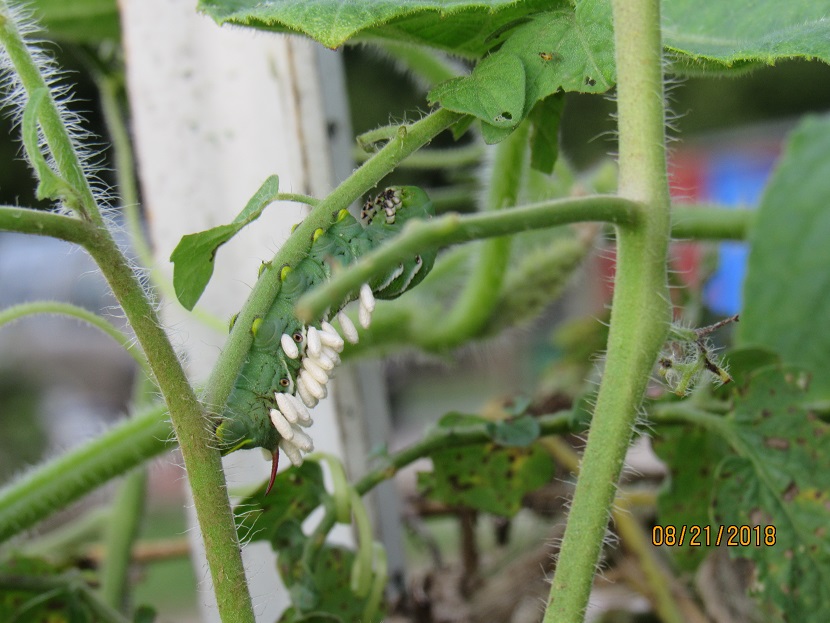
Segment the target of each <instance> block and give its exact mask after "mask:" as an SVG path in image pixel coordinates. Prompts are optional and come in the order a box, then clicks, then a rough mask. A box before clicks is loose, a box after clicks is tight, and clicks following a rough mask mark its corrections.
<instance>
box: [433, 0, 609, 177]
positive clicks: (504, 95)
mask: <svg viewBox="0 0 830 623" xmlns="http://www.w3.org/2000/svg"><path fill="white" fill-rule="evenodd" d="M613 38H614V31H613V27H612V23H611V9H610V4H609V3H608V1H607V0H584V1H583V2H580V3H578V4H577V5H576V7H575V8H572V7H566V8H562V9H559V10H554V11H548V12H545V13H539V14H537V15H534V16H533V17H532V18H530V19H529V20H528V21H527V22H526V23H523V24H521V25H518V26H516V27H515V28H514V29H513V30H512V31H510V32H509V34H508V35H507V38H506V41H505V42H504V44H503V45H502V46H501V47H500V48H499V49H498V50H497V51H496V52H493V53H492V54H491V55H490V56H488V57H487V58H485V59H484V60H483V61H481V62H480V63H479V64H478V66H476V68H475V70H473V72H472V74H470V75H469V76H465V77H463V78H454V79H452V80H449V81H448V82H445V83H442V84H440V85H438V86H437V87H435V88H434V89H433V90H432V91H431V92H430V93H429V98H428V99H429V101H430V102H431V103H438V104H441V106H443V107H444V108H448V109H449V110H453V111H455V112H460V113H466V114H471V115H474V116H476V117H477V118H479V119H480V120H481V121H482V131H483V134H484V137H485V140H487V142H490V143H493V142H498V141H499V140H501V139H503V138H504V137H505V136H507V134H509V130H510V129H512V128H514V127H515V126H516V125H518V123H519V122H520V121H521V120H522V119H524V118H525V117H526V116H527V115H528V114H529V113H530V111H531V109H532V108H533V107H534V106H535V105H536V103H537V102H540V101H542V100H544V99H545V98H547V97H549V96H551V95H553V94H554V93H557V92H561V91H579V92H584V93H604V92H605V91H607V90H608V89H610V88H611V87H612V86H613V84H614V81H615V70H614V54H613V50H614V46H613ZM520 88H523V91H521V92H517V89H520ZM520 100H521V101H522V102H523V106H522V107H521V109H519V106H518V104H519V101H520ZM499 107H501V108H502V109H503V110H502V109H499ZM507 115H509V119H508V118H507ZM536 158H537V163H538V162H539V155H538V154H537V156H536Z"/></svg>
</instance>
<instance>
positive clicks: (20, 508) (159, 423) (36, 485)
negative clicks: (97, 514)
mask: <svg viewBox="0 0 830 623" xmlns="http://www.w3.org/2000/svg"><path fill="white" fill-rule="evenodd" d="M175 445H176V444H175V440H174V439H173V437H172V429H171V426H170V421H169V420H168V419H167V415H166V409H165V408H164V407H163V406H158V407H155V408H154V409H151V410H149V411H147V412H145V413H142V414H140V415H137V416H135V417H132V418H130V419H128V420H125V421H124V422H122V423H121V424H118V425H117V426H115V427H113V428H111V429H110V430H108V431H107V432H105V433H104V434H103V435H101V436H99V437H96V438H95V439H93V440H92V441H90V442H89V443H87V444H84V445H83V446H80V447H78V448H75V449H72V450H70V451H69V452H67V453H65V454H62V455H60V456H59V457H57V458H55V459H52V460H50V461H49V462H48V463H45V464H44V465H42V466H41V467H38V468H36V469H34V470H31V471H29V472H27V473H25V474H24V475H23V476H22V477H21V478H19V479H17V480H15V481H14V482H12V483H10V484H9V485H7V486H6V487H4V488H3V489H0V542H2V541H5V540H6V539H8V538H9V537H11V536H14V535H15V534H17V533H19V532H22V531H23V530H26V529H28V528H31V527H32V526H33V525H35V524H36V523H37V522H39V521H41V520H42V519H45V518H46V517H48V516H49V515H50V514H52V513H54V512H55V511H57V510H59V509H61V508H64V507H65V506H66V505H67V504H70V503H72V502H74V501H75V500H77V499H79V498H81V497H82V496H84V495H86V494H87V493H89V492H90V491H92V490H93V489H95V488H96V487H99V486H100V485H101V484H103V483H105V482H107V481H108V480H110V479H111V478H114V477H115V476H118V475H120V474H123V473H124V472H126V471H127V470H129V469H131V468H133V467H135V466H136V465H139V464H141V463H143V462H144V461H146V460H147V459H148V458H150V457H154V456H156V455H158V454H160V453H162V452H164V451H165V450H168V449H170V448H173V447H175Z"/></svg>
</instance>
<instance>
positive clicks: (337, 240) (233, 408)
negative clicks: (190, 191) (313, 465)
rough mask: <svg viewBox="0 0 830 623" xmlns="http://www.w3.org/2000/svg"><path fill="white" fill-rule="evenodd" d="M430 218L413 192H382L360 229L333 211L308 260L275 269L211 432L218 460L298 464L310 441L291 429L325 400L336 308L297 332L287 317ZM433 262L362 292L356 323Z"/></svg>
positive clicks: (347, 330) (334, 350) (429, 258)
mask: <svg viewBox="0 0 830 623" xmlns="http://www.w3.org/2000/svg"><path fill="white" fill-rule="evenodd" d="M432 213H433V208H432V203H431V201H430V200H429V198H428V197H427V195H426V193H424V192H423V191H422V190H421V189H419V188H416V187H413V186H403V187H396V188H389V189H387V190H385V191H384V192H383V193H381V194H380V195H378V196H377V197H376V198H375V199H374V200H373V201H369V202H367V203H366V206H365V207H364V208H363V212H362V214H361V221H363V223H364V225H362V224H361V223H360V222H358V221H357V220H356V219H355V218H354V217H352V216H351V215H350V214H349V213H348V211H346V210H341V211H340V212H339V213H338V214H337V215H336V217H335V222H334V224H333V225H331V227H329V228H328V230H325V231H324V230H322V229H318V230H317V231H315V232H314V237H313V242H312V245H311V248H310V250H309V252H308V256H306V257H305V258H304V259H303V260H301V261H300V262H299V263H298V264H297V265H296V266H295V267H294V268H293V269H289V268H288V267H282V268H279V270H280V278H281V281H282V284H281V286H280V291H279V294H278V295H277V298H276V300H275V301H274V303H273V305H272V306H271V308H270V309H269V310H268V313H267V314H265V316H264V317H263V318H261V319H259V318H258V319H257V320H255V321H254V324H253V326H252V327H251V331H252V333H253V335H254V339H253V344H252V346H251V349H250V351H249V352H248V357H247V359H246V361H245V363H244V365H243V367H242V370H241V372H240V374H239V376H238V377H237V379H236V383H235V386H234V388H233V390H232V392H231V395H230V397H229V398H228V402H227V405H226V407H225V410H224V412H223V413H222V416H221V422H220V424H219V426H218V428H217V430H216V435H217V438H218V440H219V444H220V449H221V450H222V452H223V453H229V452H232V451H234V450H238V449H243V448H256V447H262V448H265V449H267V450H269V451H270V452H272V454H273V456H274V464H275V466H276V460H277V453H278V448H279V447H281V448H283V450H284V451H285V452H286V454H287V455H288V457H289V458H290V459H291V461H292V462H293V463H295V464H298V463H299V462H301V461H302V455H301V454H300V451H309V450H310V446H311V440H310V438H308V436H307V435H306V434H305V433H304V432H303V431H302V430H300V428H299V426H308V425H309V424H310V423H311V418H310V416H309V415H308V411H307V410H306V408H305V407H313V406H314V405H315V404H316V402H317V400H318V399H320V398H322V397H323V396H325V381H327V379H328V375H329V373H330V371H331V368H333V367H334V365H336V364H337V363H338V362H339V357H338V355H337V354H338V353H339V352H340V350H342V347H343V340H342V338H341V337H340V334H339V333H338V332H337V331H336V330H335V329H334V328H333V327H332V326H331V325H330V324H328V322H327V321H328V320H330V319H331V317H332V316H333V315H334V314H335V313H337V311H338V309H339V308H337V309H333V310H329V311H328V312H327V313H326V314H325V315H324V316H323V317H321V318H318V319H317V322H314V323H311V324H310V325H308V326H305V325H303V324H302V323H301V322H300V321H299V320H297V318H296V317H295V316H294V306H295V304H296V303H297V300H298V299H299V297H300V296H301V295H302V294H304V293H305V292H306V291H307V290H309V289H310V288H312V287H314V286H315V285H318V284H319V283H321V282H322V281H324V280H325V279H327V278H328V277H329V276H330V275H331V273H332V271H333V270H336V269H337V267H338V266H344V265H347V264H350V263H351V262H353V261H355V259H357V258H359V257H360V256H361V255H363V254H365V253H366V252H368V251H370V250H372V249H373V248H375V247H377V246H378V245H380V244H381V243H383V242H384V241H386V240H388V239H389V238H391V237H393V236H395V235H397V234H398V233H399V232H400V230H401V228H402V227H403V225H404V224H405V223H406V222H407V221H408V220H410V219H412V218H429V217H430V216H431V215H432ZM435 255H436V254H435V252H431V253H424V254H422V255H418V256H416V257H414V258H412V259H411V260H410V261H408V262H406V263H404V264H401V265H400V266H398V267H397V268H396V269H395V270H393V271H390V272H389V273H387V274H385V275H382V276H380V277H378V278H376V279H374V280H373V282H371V283H369V284H368V285H364V286H363V288H362V289H361V294H360V299H361V314H360V317H361V324H364V325H366V324H368V319H369V314H370V313H371V309H372V307H373V305H374V302H373V301H374V298H373V296H372V295H374V296H377V297H378V298H383V299H391V298H395V297H397V296H400V295H401V294H403V293H404V292H405V291H406V290H407V289H408V288H410V287H412V286H414V285H415V284H417V283H418V282H420V281H421V280H422V279H423V278H424V277H425V276H426V274H427V273H428V272H429V271H430V270H431V268H432V265H433V263H434V262H435ZM265 268H266V269H267V270H272V269H275V268H276V267H265ZM346 302H348V301H344V302H343V304H344V305H345V303H346ZM338 317H339V318H340V321H341V329H342V331H343V333H344V335H345V336H346V339H349V340H350V341H356V339H357V334H356V332H355V330H354V326H353V325H352V324H351V322H350V321H349V320H348V318H346V317H345V316H344V315H342V314H338ZM315 325H316V326H315ZM275 412H276V413H275Z"/></svg>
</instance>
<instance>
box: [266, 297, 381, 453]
mask: <svg viewBox="0 0 830 623" xmlns="http://www.w3.org/2000/svg"><path fill="white" fill-rule="evenodd" d="M359 301H360V307H359V312H358V317H359V320H360V325H361V326H362V327H363V328H364V329H367V328H368V327H369V323H370V322H371V320H372V312H373V311H374V309H375V296H374V294H372V289H371V288H370V287H369V285H368V284H364V285H363V286H362V287H361V288H360V296H359ZM337 320H338V321H339V322H340V330H341V331H342V333H343V335H342V336H341V334H340V333H339V332H338V331H337V329H335V328H334V327H333V326H331V325H330V324H329V323H328V322H323V323H321V325H320V326H319V327H314V326H309V327H307V328H306V329H305V330H304V337H305V340H304V341H305V351H304V352H302V353H301V352H300V348H299V347H298V346H297V344H296V342H295V341H294V339H293V338H292V336H290V335H288V334H287V333H286V334H283V336H282V338H281V340H280V344H281V345H282V349H283V352H284V353H285V354H286V356H287V357H290V358H291V359H297V358H298V357H300V356H301V355H302V359H301V362H302V367H301V368H300V372H299V374H298V375H297V384H296V387H294V393H293V394H292V393H280V392H276V393H275V394H274V398H275V399H276V401H277V407H278V408H277V409H271V412H270V416H271V422H272V423H273V424H274V428H276V429H277V432H278V433H279V434H280V436H281V437H282V440H281V441H280V444H279V445H280V448H282V451H283V452H285V455H286V456H287V457H288V459H289V460H290V461H291V463H292V464H293V465H297V466H299V465H302V463H303V454H304V453H308V452H312V451H313V450H314V443H313V442H312V440H311V437H310V436H309V435H308V433H306V432H305V431H304V430H303V428H308V427H309V426H311V424H312V423H313V421H312V419H311V414H310V413H309V411H308V409H313V408H314V407H316V406H317V403H318V402H320V400H322V399H323V398H325V397H326V396H327V395H328V390H327V389H326V386H327V385H328V382H329V380H330V379H331V378H332V377H333V376H334V368H335V367H336V366H337V364H339V363H340V353H341V352H343V347H344V345H345V342H344V338H345V340H346V341H348V342H349V343H351V344H357V339H358V336H357V329H356V328H355V326H354V324H353V323H352V321H351V320H350V319H349V317H348V316H347V315H346V314H345V313H343V312H342V311H341V312H339V313H338V314H337Z"/></svg>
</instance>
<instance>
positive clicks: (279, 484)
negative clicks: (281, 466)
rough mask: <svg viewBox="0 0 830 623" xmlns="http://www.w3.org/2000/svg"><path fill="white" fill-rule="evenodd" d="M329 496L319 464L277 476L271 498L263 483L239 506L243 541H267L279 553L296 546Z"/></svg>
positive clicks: (287, 471) (294, 468) (237, 521)
mask: <svg viewBox="0 0 830 623" xmlns="http://www.w3.org/2000/svg"><path fill="white" fill-rule="evenodd" d="M327 497H329V496H328V493H326V486H325V484H324V483H323V470H322V469H320V464H319V463H316V462H314V461H306V462H305V463H303V464H302V465H301V466H299V467H291V468H289V469H287V470H285V471H283V472H282V473H280V474H278V475H277V477H276V479H275V480H274V486H273V487H272V490H271V492H270V493H269V494H268V495H266V494H265V485H264V484H263V486H261V487H260V488H259V489H258V490H257V491H256V492H255V493H254V494H252V495H250V496H249V497H247V498H246V499H245V500H243V501H242V502H241V503H240V504H239V505H238V506H237V507H236V524H237V526H238V530H239V536H240V539H242V540H251V541H268V542H269V543H271V545H272V546H273V547H274V549H276V550H280V549H282V548H285V547H289V546H292V545H294V546H296V545H297V544H298V543H300V542H301V541H302V540H303V539H304V537H303V535H302V530H301V529H300V526H301V524H302V523H303V521H305V519H306V518H307V517H308V516H309V515H310V514H311V511H313V510H314V509H315V508H317V507H318V506H319V505H320V504H321V502H322V501H323V500H324V499H326V498H327Z"/></svg>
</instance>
